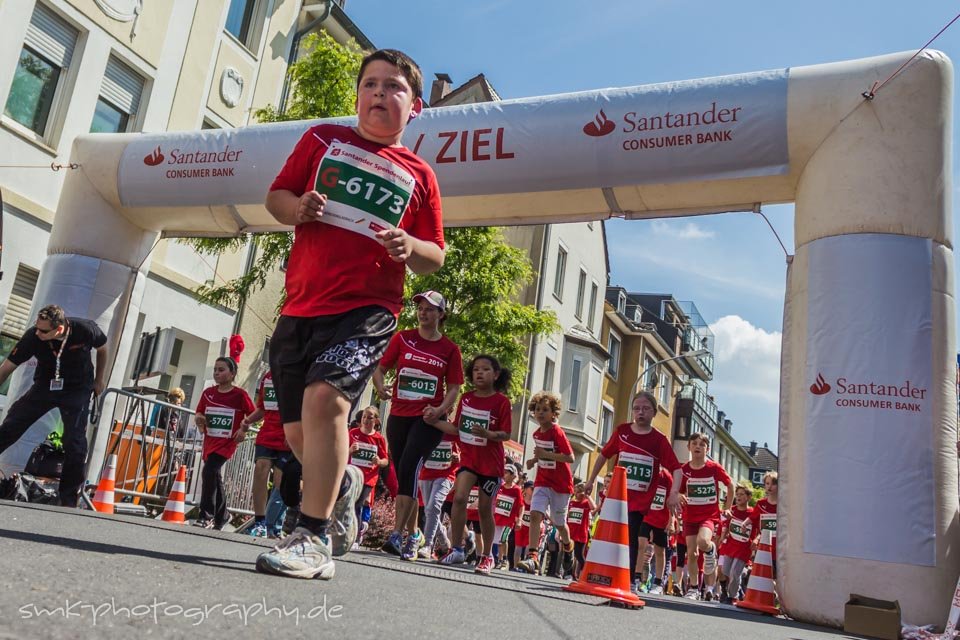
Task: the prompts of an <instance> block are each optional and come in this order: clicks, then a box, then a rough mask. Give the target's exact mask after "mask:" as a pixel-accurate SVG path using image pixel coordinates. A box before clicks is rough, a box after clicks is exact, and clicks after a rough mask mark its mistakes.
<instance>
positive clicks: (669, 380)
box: [659, 370, 673, 412]
mask: <svg viewBox="0 0 960 640" xmlns="http://www.w3.org/2000/svg"><path fill="white" fill-rule="evenodd" d="M672 391H673V376H671V375H670V372H669V371H666V370H664V371H661V372H660V401H659V402H660V407H661V408H662V409H663V410H664V411H667V412H669V411H670V393H671V392H672Z"/></svg>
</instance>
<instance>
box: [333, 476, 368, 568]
mask: <svg viewBox="0 0 960 640" xmlns="http://www.w3.org/2000/svg"><path fill="white" fill-rule="evenodd" d="M344 473H345V474H346V476H347V477H348V478H349V479H350V488H349V489H347V492H346V493H345V494H343V495H342V496H341V497H340V498H338V499H337V502H336V503H335V504H334V505H333V514H332V515H331V516H330V530H329V531H330V548H331V549H332V552H333V555H334V556H337V557H339V556H342V555H345V554H346V553H347V552H348V551H350V546H351V545H353V543H354V542H356V540H357V528H358V524H357V513H356V506H355V505H356V502H357V500H359V499H360V493H361V492H362V491H363V472H362V471H360V469H359V467H355V466H353V465H352V464H348V465H347V468H346V471H344Z"/></svg>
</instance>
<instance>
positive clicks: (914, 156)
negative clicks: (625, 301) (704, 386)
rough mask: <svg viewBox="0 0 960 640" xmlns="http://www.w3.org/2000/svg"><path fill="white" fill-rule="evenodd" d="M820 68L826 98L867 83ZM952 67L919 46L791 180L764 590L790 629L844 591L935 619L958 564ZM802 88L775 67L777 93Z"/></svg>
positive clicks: (838, 611) (833, 606)
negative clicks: (792, 253)
mask: <svg viewBox="0 0 960 640" xmlns="http://www.w3.org/2000/svg"><path fill="white" fill-rule="evenodd" d="M824 69H827V70H829V65H827V66H825V67H819V68H818V74H817V75H818V77H817V78H816V82H817V83H818V84H820V85H821V89H822V88H823V83H824V82H826V83H828V85H829V83H830V82H834V83H835V85H836V86H834V87H832V88H831V89H832V95H835V96H837V99H838V100H849V99H850V98H851V96H853V97H855V96H857V95H858V94H859V93H860V92H861V91H864V90H866V89H868V88H869V87H868V86H857V85H856V84H855V81H851V80H850V79H848V78H844V77H842V75H841V74H839V73H838V75H837V76H836V77H835V78H831V76H830V74H829V73H824ZM878 72H879V73H881V74H887V73H889V72H890V71H887V70H885V69H883V68H881V69H878ZM952 77H953V71H952V66H951V64H950V62H949V60H948V59H947V58H946V57H945V56H943V55H942V54H939V53H937V52H926V53H924V54H923V55H921V56H919V57H918V58H917V59H916V60H914V61H913V62H912V63H910V65H909V66H908V67H907V68H906V69H904V71H903V72H902V73H900V75H898V76H896V77H895V78H894V79H893V80H891V81H890V82H889V84H887V85H886V86H885V87H883V88H882V89H881V90H880V91H879V92H878V93H877V95H876V97H875V98H874V99H873V100H872V101H867V100H864V101H862V102H861V103H860V104H859V106H854V107H853V108H852V111H851V113H850V115H849V116H848V117H846V118H845V119H844V120H842V121H841V122H840V123H839V124H838V125H837V126H836V127H835V129H834V130H833V131H832V132H831V133H830V135H829V136H828V137H827V138H826V139H825V140H824V141H823V142H822V143H821V144H820V146H819V148H818V149H817V150H816V151H815V153H814V154H813V156H812V158H811V160H810V161H809V163H808V164H807V165H806V168H805V170H804V172H803V175H802V177H801V179H800V182H799V185H798V189H797V197H796V243H797V250H796V258H795V260H794V263H793V265H792V266H791V268H790V271H789V276H788V286H787V302H786V310H785V314H786V317H785V321H784V344H783V356H782V357H783V362H782V376H783V379H782V382H781V385H782V386H781V389H782V391H781V395H782V405H781V423H780V424H781V429H780V455H781V457H780V471H781V478H783V479H784V482H781V485H780V487H781V489H780V507H779V527H778V531H779V538H778V558H779V566H778V589H779V592H780V597H781V599H782V604H783V606H784V608H785V610H786V612H787V613H788V614H789V615H791V616H793V617H796V618H799V619H802V620H805V621H810V622H819V623H824V624H830V625H841V624H842V623H843V616H844V603H845V602H846V601H847V599H848V598H849V595H850V594H851V593H860V594H863V595H867V596H872V597H876V598H882V599H887V600H899V601H900V605H901V608H902V611H903V620H904V622H909V623H911V624H918V625H923V624H938V625H940V624H943V621H944V620H945V619H946V615H947V611H948V609H949V604H950V599H951V595H952V593H953V587H954V584H955V582H956V579H957V574H958V571H960V554H958V553H957V540H958V539H960V529H958V521H957V515H958V513H957V512H958V505H957V452H956V440H957V409H956V403H957V396H956V393H957V392H956V387H955V383H954V381H955V367H956V364H955V362H956V361H955V358H956V340H955V335H954V323H955V318H954V300H953V291H954V282H953V251H952V237H951V233H952V230H951V216H950V191H951V186H950V184H951V180H950V175H951V174H950V164H951V163H950V153H951V152H950V135H951V125H950V118H951V114H952V104H951V102H952V94H953V89H952ZM882 79H883V75H878V77H877V78H876V80H878V81H879V80H882ZM808 81H809V82H812V81H813V80H812V79H808V78H805V77H804V75H803V74H802V73H797V74H794V75H792V76H791V92H793V91H798V92H800V91H803V90H804V83H805V82H808ZM852 104H856V103H855V101H854V102H853V103H852Z"/></svg>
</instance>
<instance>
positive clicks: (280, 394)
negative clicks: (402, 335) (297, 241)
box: [270, 305, 397, 424]
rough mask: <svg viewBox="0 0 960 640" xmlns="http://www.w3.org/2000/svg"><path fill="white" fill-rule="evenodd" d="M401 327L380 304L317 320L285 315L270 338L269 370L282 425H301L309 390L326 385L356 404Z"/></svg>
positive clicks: (320, 317)
mask: <svg viewBox="0 0 960 640" xmlns="http://www.w3.org/2000/svg"><path fill="white" fill-rule="evenodd" d="M396 328H397V319H396V318H395V317H394V315H393V314H392V313H391V312H390V311H389V310H387V309H386V308H384V307H381V306H378V305H372V306H366V307H360V308H358V309H353V310H351V311H347V312H345V313H340V314H336V315H332V316H318V317H316V318H296V317H293V316H281V317H280V320H279V321H278V322H277V328H276V329H275V330H274V332H273V337H272V338H270V371H271V372H272V373H273V384H274V387H275V388H276V391H277V402H278V404H279V405H280V418H281V419H282V420H283V422H284V423H285V424H286V423H290V422H299V420H300V412H301V410H302V408H303V392H304V389H306V387H307V385H309V384H312V383H314V382H326V383H327V384H329V385H330V386H332V387H334V388H335V389H337V390H338V391H339V392H340V393H342V394H343V395H344V397H345V398H346V399H347V400H349V401H350V402H351V403H353V402H355V401H356V400H357V398H359V397H360V394H362V393H363V389H364V388H365V387H366V386H367V381H368V380H369V379H370V376H371V375H373V371H374V369H376V367H377V365H378V364H379V363H380V357H381V356H383V352H384V351H385V350H386V348H387V343H389V342H390V337H391V336H392V335H393V332H394V331H395V330H396Z"/></svg>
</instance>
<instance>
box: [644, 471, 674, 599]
mask: <svg viewBox="0 0 960 640" xmlns="http://www.w3.org/2000/svg"><path fill="white" fill-rule="evenodd" d="M672 488H673V478H672V477H671V476H670V474H669V473H668V472H667V470H666V469H664V468H663V467H660V475H659V476H658V477H657V484H656V489H655V490H654V494H653V501H652V502H651V503H650V508H649V509H648V510H647V513H646V514H644V516H643V524H641V525H640V545H639V547H638V548H637V557H638V558H646V552H647V545H648V544H650V542H651V541H652V542H653V547H654V552H653V555H654V562H653V567H654V573H653V584H652V585H651V586H650V591H649V592H648V593H652V594H654V595H662V594H663V574H664V569H665V568H666V567H665V565H666V562H667V528H668V527H669V526H670V519H671V518H672V517H673V514H671V513H670V510H669V509H667V495H669V493H670V490H671V489H672ZM646 567H647V563H646V562H644V563H643V568H644V569H646ZM643 573H645V571H644V572H642V573H641V575H640V582H641V584H646V582H647V576H646V575H643Z"/></svg>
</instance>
